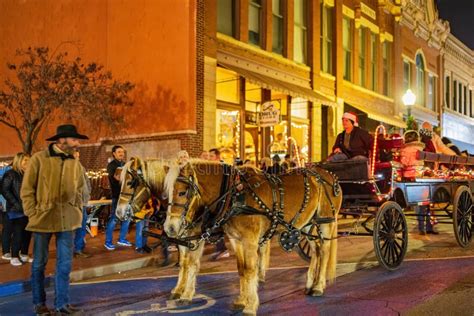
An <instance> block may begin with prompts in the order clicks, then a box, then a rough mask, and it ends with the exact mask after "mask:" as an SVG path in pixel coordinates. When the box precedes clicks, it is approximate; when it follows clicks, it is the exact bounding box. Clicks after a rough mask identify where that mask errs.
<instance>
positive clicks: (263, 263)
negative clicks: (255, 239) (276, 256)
mask: <svg viewBox="0 0 474 316" xmlns="http://www.w3.org/2000/svg"><path fill="white" fill-rule="evenodd" d="M270 249H271V244H270V240H269V241H268V242H266V243H265V244H263V245H262V246H260V247H259V248H258V281H259V282H261V283H265V275H266V273H267V269H268V266H269V265H270Z"/></svg>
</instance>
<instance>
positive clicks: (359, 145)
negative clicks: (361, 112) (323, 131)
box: [328, 112, 373, 162]
mask: <svg viewBox="0 0 474 316" xmlns="http://www.w3.org/2000/svg"><path fill="white" fill-rule="evenodd" d="M342 126H343V127H344V131H343V132H342V133H340V134H339V135H337V138H336V143H335V144H334V146H333V147H332V154H331V155H330V156H329V157H328V161H333V162H335V161H343V160H349V159H350V160H366V159H368V158H369V152H370V149H371V148H372V144H373V143H372V142H373V139H372V136H370V134H369V133H368V132H367V131H366V130H363V129H361V128H360V127H359V120H358V118H357V114H355V113H353V112H346V113H344V114H343V115H342Z"/></svg>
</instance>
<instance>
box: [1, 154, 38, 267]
mask: <svg viewBox="0 0 474 316" xmlns="http://www.w3.org/2000/svg"><path fill="white" fill-rule="evenodd" d="M29 160H30V156H29V155H28V154H24V153H18V154H16V155H15V157H14V158H13V167H12V169H10V170H8V171H7V172H6V173H5V175H4V176H3V180H2V194H3V196H4V197H5V200H6V202H7V203H6V210H7V216H8V220H9V221H10V223H11V230H12V233H13V237H12V249H11V260H10V264H11V265H13V266H21V265H22V264H23V263H25V262H32V261H33V260H32V259H31V258H30V257H28V248H29V246H30V240H31V232H29V231H27V230H26V229H25V228H26V225H27V224H28V217H26V215H25V213H24V212H23V206H22V202H21V198H20V189H21V183H22V182H23V174H24V172H25V170H26V167H27V165H28V161H29ZM20 250H21V253H20ZM5 251H6V250H4V252H5Z"/></svg>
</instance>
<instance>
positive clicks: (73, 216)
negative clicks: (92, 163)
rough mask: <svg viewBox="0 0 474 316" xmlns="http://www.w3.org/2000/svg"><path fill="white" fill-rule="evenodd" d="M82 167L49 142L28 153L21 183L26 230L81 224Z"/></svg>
mask: <svg viewBox="0 0 474 316" xmlns="http://www.w3.org/2000/svg"><path fill="white" fill-rule="evenodd" d="M84 185H85V183H84V169H83V167H82V165H81V163H80V162H79V161H78V160H77V159H74V158H73V157H72V156H66V155H64V154H58V153H56V152H55V151H54V150H53V147H52V145H50V146H49V148H48V149H46V150H43V151H40V152H38V153H36V154H34V155H33V157H31V160H30V163H29V166H28V169H27V170H26V173H25V176H24V178H23V184H22V186H21V200H22V203H23V209H24V211H25V215H26V216H28V226H27V227H26V229H27V230H29V231H33V232H50V233H53V232H64V231H72V230H74V229H76V228H79V227H81V221H82V191H83V188H84Z"/></svg>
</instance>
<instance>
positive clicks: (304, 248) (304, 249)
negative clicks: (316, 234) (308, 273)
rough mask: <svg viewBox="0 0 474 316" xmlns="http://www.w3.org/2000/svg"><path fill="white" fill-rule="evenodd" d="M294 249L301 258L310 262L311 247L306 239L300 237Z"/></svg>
mask: <svg viewBox="0 0 474 316" xmlns="http://www.w3.org/2000/svg"><path fill="white" fill-rule="evenodd" d="M296 251H297V252H298V254H299V255H300V257H301V259H303V260H305V261H308V262H310V261H311V248H310V246H309V242H308V239H306V238H301V241H300V243H299V244H298V247H297V248H296Z"/></svg>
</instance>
